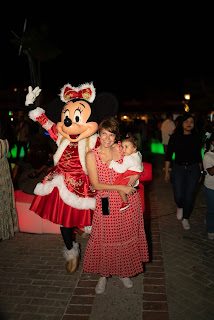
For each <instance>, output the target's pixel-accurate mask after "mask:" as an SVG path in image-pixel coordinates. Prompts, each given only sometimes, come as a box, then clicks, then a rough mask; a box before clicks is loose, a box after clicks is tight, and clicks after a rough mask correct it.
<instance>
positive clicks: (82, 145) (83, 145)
mask: <svg viewBox="0 0 214 320" xmlns="http://www.w3.org/2000/svg"><path fill="white" fill-rule="evenodd" d="M97 137H98V134H97V133H95V134H93V135H92V136H91V137H88V138H84V139H82V140H80V141H79V142H78V152H79V158H80V163H81V165H82V168H83V171H84V172H85V173H86V174H88V173H87V169H86V163H85V155H86V152H87V151H88V150H89V149H92V148H94V147H95V145H96V142H97ZM61 138H62V135H61V134H60V133H59V136H58V139H57V142H56V143H57V145H58V149H57V151H56V153H55V154H54V156H53V158H54V165H57V164H58V162H59V159H60V158H61V156H62V154H63V152H64V151H65V149H66V148H67V146H68V145H69V144H70V141H69V140H68V139H65V140H63V141H62V142H61V143H60V140H61Z"/></svg>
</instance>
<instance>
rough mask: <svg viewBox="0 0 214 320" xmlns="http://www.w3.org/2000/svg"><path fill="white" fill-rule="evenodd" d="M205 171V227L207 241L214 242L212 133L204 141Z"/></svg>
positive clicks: (213, 141) (213, 148) (213, 137)
mask: <svg viewBox="0 0 214 320" xmlns="http://www.w3.org/2000/svg"><path fill="white" fill-rule="evenodd" d="M203 165H204V170H205V173H206V175H205V179H204V192H205V197H206V202H207V215H206V227H207V232H208V239H210V240H214V133H212V134H210V135H209V138H208V139H207V140H206V149H205V154H204V158H203Z"/></svg>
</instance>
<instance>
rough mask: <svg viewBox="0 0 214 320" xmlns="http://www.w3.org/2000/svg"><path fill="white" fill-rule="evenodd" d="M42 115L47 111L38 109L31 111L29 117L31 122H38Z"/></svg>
mask: <svg viewBox="0 0 214 320" xmlns="http://www.w3.org/2000/svg"><path fill="white" fill-rule="evenodd" d="M42 113H45V110H44V109H42V108H40V107H37V108H36V109H34V110H31V111H29V113H28V116H29V118H30V119H31V120H33V121H36V118H38V117H39V116H41V114H42Z"/></svg>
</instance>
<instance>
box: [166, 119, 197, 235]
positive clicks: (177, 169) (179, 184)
mask: <svg viewBox="0 0 214 320" xmlns="http://www.w3.org/2000/svg"><path fill="white" fill-rule="evenodd" d="M173 153H175V163H174V165H173V168H172V172H171V182H172V185H173V191H174V198H175V202H176V204H177V219H178V220H182V225H183V228H184V229H185V230H189V229H190V224H189V216H190V212H191V209H192V202H193V194H194V191H195V187H196V185H197V182H198V181H199V180H200V179H201V177H202V174H203V171H202V157H201V139H200V137H199V135H198V134H197V133H196V131H195V119H194V117H193V115H192V114H191V113H185V114H184V115H183V117H182V119H181V122H180V125H179V126H178V127H177V128H176V131H175V132H174V133H173V134H172V135H171V137H170V139H169V144H168V148H167V153H166V157H165V181H169V180H170V174H169V167H170V163H171V161H172V155H173Z"/></svg>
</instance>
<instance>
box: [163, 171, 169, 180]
mask: <svg viewBox="0 0 214 320" xmlns="http://www.w3.org/2000/svg"><path fill="white" fill-rule="evenodd" d="M164 180H165V181H166V182H169V181H170V173H169V171H165V174H164Z"/></svg>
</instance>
